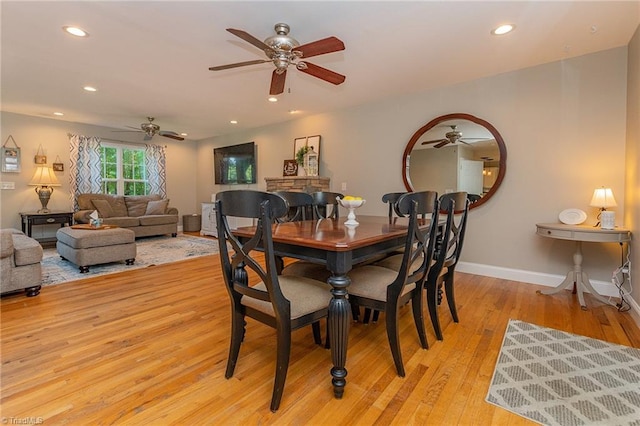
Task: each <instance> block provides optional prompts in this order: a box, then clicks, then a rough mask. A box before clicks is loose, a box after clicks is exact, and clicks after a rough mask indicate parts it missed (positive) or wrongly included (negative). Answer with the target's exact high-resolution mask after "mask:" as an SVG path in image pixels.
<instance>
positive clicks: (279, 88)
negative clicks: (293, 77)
mask: <svg viewBox="0 0 640 426" xmlns="http://www.w3.org/2000/svg"><path fill="white" fill-rule="evenodd" d="M286 78H287V70H284V72H281V73H280V74H278V70H273V73H272V74H271V87H270V88H269V94H270V95H279V94H280V93H282V92H284V81H285V79H286Z"/></svg>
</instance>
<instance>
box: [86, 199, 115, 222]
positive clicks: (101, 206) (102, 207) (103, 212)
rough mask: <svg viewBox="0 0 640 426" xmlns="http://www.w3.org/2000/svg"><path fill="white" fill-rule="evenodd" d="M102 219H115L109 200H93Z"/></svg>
mask: <svg viewBox="0 0 640 426" xmlns="http://www.w3.org/2000/svg"><path fill="white" fill-rule="evenodd" d="M91 202H92V203H93V205H94V206H95V208H96V210H98V214H99V215H100V217H101V218H107V217H114V216H115V215H114V214H113V208H111V204H109V202H108V201H107V200H91Z"/></svg>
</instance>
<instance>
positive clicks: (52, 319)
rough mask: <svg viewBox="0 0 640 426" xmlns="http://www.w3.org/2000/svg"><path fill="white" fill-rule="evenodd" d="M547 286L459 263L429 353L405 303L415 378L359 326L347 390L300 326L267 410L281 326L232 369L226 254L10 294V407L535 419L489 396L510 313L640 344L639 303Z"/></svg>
mask: <svg viewBox="0 0 640 426" xmlns="http://www.w3.org/2000/svg"><path fill="white" fill-rule="evenodd" d="M538 288H539V287H538V286H534V285H528V284H522V283H518V282H513V281H506V280H501V279H494V278H487V277H482V276H475V275H469V274H462V273H458V274H457V275H456V291H457V301H458V307H459V315H460V319H461V322H460V323H459V324H454V323H452V322H451V319H450V315H449V312H448V310H447V307H446V304H444V305H443V306H442V307H441V313H440V317H441V319H442V325H443V331H444V341H437V340H436V339H435V336H434V334H433V330H432V328H431V324H430V323H428V324H427V330H428V331H429V335H428V338H429V344H430V348H429V349H428V350H423V349H421V348H420V345H419V342H418V337H417V334H416V332H415V329H414V326H413V322H412V318H411V309H410V308H409V307H405V308H403V309H402V312H401V321H402V325H401V336H400V338H401V344H402V350H403V357H404V362H405V367H406V370H407V376H406V377H405V378H400V377H397V376H396V373H395V369H394V367H393V361H392V358H391V353H390V350H389V347H388V343H387V340H386V334H385V330H384V321H381V322H379V323H377V324H370V325H364V324H360V323H354V324H353V326H352V328H351V332H350V337H349V349H348V360H347V369H348V371H349V374H348V376H347V387H346V390H345V394H344V397H343V398H342V399H341V400H336V399H334V397H333V392H332V387H331V384H330V376H329V369H330V368H331V357H330V352H329V351H328V350H326V349H324V348H322V347H319V346H316V345H314V344H313V339H312V336H311V330H310V329H303V330H298V331H296V332H294V335H293V345H292V353H291V364H290V367H289V374H288V377H287V382H286V386H285V391H284V396H283V399H282V404H281V408H280V410H279V411H278V412H277V413H271V412H270V411H269V402H270V398H271V390H272V386H273V369H274V366H275V334H274V332H273V330H272V329H270V328H268V327H266V326H263V325H261V324H259V323H257V322H255V321H253V320H249V321H248V325H247V334H246V339H245V342H244V343H243V346H242V349H241V351H240V358H239V363H238V366H237V368H236V373H235V376H234V377H233V378H232V379H230V380H226V379H225V378H224V369H225V362H226V358H227V350H228V339H229V312H230V308H229V302H228V296H227V293H226V291H225V289H224V287H223V284H222V279H221V274H220V264H219V260H218V257H217V256H207V257H201V258H196V259H192V260H188V261H182V262H176V263H172V264H167V265H159V266H153V267H149V268H145V269H139V270H133V271H129V272H124V273H120V274H114V275H108V276H105V277H98V278H92V279H85V280H80V281H75V282H70V283H65V284H61V285H57V286H50V287H45V288H44V289H43V290H42V293H41V294H40V296H38V297H34V298H27V297H25V296H24V295H14V296H8V297H3V298H2V300H1V310H2V311H1V319H2V325H1V332H2V375H1V379H2V395H1V399H0V402H1V408H2V413H1V416H2V417H4V418H15V419H22V418H25V417H35V418H42V419H43V420H44V424H46V425H57V424H85V425H88V424H127V425H136V424H145V425H165V424H180V425H182V424H192V425H196V424H197V425H201V424H220V425H222V424H224V425H227V424H241V425H254V424H255V425H258V424H260V425H269V424H277V425H285V424H292V425H306V424H309V425H332V426H336V425H346V424H349V425H353V424H355V425H373V424H377V425H387V424H392V425H408V424H416V425H417V424H420V425H425V424H434V425H440V424H446V425H452V424H461V425H467V424H473V425H519V424H532V423H530V422H528V421H527V420H525V419H523V418H521V417H519V416H517V415H514V414H511V413H509V412H507V411H506V410H503V409H500V408H497V407H494V406H493V405H491V404H488V403H486V402H485V401H484V398H485V396H486V394H487V390H488V387H489V383H490V381H491V377H492V374H493V368H494V365H495V361H496V358H497V355H498V352H499V350H500V346H501V343H502V338H503V336H504V331H505V328H506V325H507V322H508V320H509V319H510V318H513V319H520V320H523V321H528V322H532V323H535V324H538V325H542V326H547V327H553V328H557V329H561V330H565V331H568V332H572V333H577V334H582V335H586V336H590V337H594V338H598V339H602V340H606V341H609V342H614V343H619V344H623V345H628V346H633V347H637V348H639V347H640V331H639V329H638V327H637V325H636V324H635V322H634V321H633V318H632V317H631V315H630V314H628V313H620V312H618V311H617V310H616V309H615V308H613V307H611V306H605V305H602V304H600V303H599V302H597V301H595V300H594V299H591V298H590V297H589V296H587V301H588V302H587V303H588V305H589V310H588V311H582V310H580V306H579V304H578V303H577V300H576V298H575V295H572V294H571V293H570V292H568V291H567V292H563V293H561V294H558V295H554V296H541V295H536V290H537V289H538ZM383 315H384V314H383ZM382 319H383V317H382V316H381V320H382ZM427 321H429V320H428V317H427Z"/></svg>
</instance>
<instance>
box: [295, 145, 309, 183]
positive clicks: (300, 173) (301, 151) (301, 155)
mask: <svg viewBox="0 0 640 426" xmlns="http://www.w3.org/2000/svg"><path fill="white" fill-rule="evenodd" d="M308 151H309V147H308V146H303V147H300V149H299V150H298V152H296V163H298V176H306V175H307V173H306V171H305V170H304V155H305V154H306V153H307V152H308Z"/></svg>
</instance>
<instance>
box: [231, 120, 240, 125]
mask: <svg viewBox="0 0 640 426" xmlns="http://www.w3.org/2000/svg"><path fill="white" fill-rule="evenodd" d="M229 123H231V124H238V120H231V121H230V122H229Z"/></svg>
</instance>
